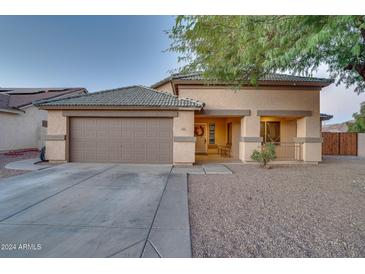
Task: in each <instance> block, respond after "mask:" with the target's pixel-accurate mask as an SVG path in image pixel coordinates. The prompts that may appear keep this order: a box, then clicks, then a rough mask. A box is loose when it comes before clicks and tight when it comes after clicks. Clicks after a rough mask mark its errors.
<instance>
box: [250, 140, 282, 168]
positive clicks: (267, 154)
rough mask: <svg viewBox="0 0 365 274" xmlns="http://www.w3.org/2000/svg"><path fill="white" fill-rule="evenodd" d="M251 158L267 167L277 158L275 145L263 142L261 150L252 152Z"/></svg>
mask: <svg viewBox="0 0 365 274" xmlns="http://www.w3.org/2000/svg"><path fill="white" fill-rule="evenodd" d="M251 159H252V160H254V161H256V162H259V163H260V164H261V166H262V167H266V165H267V164H268V163H269V162H270V161H272V160H275V159H276V155H275V145H274V144H271V143H267V144H263V145H262V146H261V150H260V151H258V150H256V149H255V150H254V151H253V152H252V154H251Z"/></svg>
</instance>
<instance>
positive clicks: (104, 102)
mask: <svg viewBox="0 0 365 274" xmlns="http://www.w3.org/2000/svg"><path fill="white" fill-rule="evenodd" d="M37 105H38V106H41V107H47V106H122V107H153V108H154V107H156V108H180V107H184V108H185V107H186V108H202V107H203V106H204V103H202V102H199V101H196V100H192V99H189V98H178V97H177V96H175V95H172V94H170V93H166V92H159V91H157V90H154V89H151V88H148V87H144V86H138V85H135V86H129V87H123V88H117V89H111V90H104V91H99V92H94V93H89V94H86V95H82V96H75V97H71V98H67V99H58V100H57V99H56V100H48V101H41V102H38V103H37Z"/></svg>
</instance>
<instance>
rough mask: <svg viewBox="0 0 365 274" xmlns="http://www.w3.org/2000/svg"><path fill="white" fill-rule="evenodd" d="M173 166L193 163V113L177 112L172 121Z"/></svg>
mask: <svg viewBox="0 0 365 274" xmlns="http://www.w3.org/2000/svg"><path fill="white" fill-rule="evenodd" d="M173 142H174V143H173V162H174V165H191V164H193V163H194V162H195V137H194V111H179V112H178V116H177V117H174V120H173Z"/></svg>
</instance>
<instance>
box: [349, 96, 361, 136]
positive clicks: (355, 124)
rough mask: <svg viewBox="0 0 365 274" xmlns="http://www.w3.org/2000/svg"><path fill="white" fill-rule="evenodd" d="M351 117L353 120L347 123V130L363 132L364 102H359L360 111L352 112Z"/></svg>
mask: <svg viewBox="0 0 365 274" xmlns="http://www.w3.org/2000/svg"><path fill="white" fill-rule="evenodd" d="M352 117H354V120H355V121H354V122H353V123H352V122H351V123H348V124H347V126H348V132H359V133H365V102H363V103H362V104H361V106H360V112H359V113H357V112H356V113H354V114H353V115H352Z"/></svg>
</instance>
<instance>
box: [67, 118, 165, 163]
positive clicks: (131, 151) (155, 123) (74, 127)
mask: <svg viewBox="0 0 365 274" xmlns="http://www.w3.org/2000/svg"><path fill="white" fill-rule="evenodd" d="M70 161H71V162H92V163H154V164H170V163H172V119H171V118H85V117H77V118H76V117H75V118H71V119H70Z"/></svg>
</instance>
